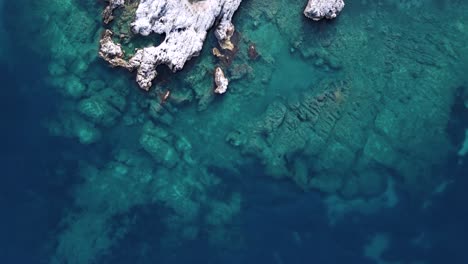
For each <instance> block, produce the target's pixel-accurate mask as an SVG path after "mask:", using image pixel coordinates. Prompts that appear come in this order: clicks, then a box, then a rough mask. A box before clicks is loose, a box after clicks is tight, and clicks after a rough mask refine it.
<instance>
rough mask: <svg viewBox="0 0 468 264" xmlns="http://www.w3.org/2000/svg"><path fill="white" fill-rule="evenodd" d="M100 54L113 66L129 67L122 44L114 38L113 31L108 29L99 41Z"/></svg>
mask: <svg viewBox="0 0 468 264" xmlns="http://www.w3.org/2000/svg"><path fill="white" fill-rule="evenodd" d="M99 44H100V47H99V56H100V57H101V58H103V59H104V60H105V61H107V62H109V63H110V64H111V65H112V66H120V67H125V68H126V67H128V65H127V64H128V63H127V61H125V60H124V55H125V53H124V51H123V50H122V47H121V46H120V44H117V43H115V42H114V41H113V40H112V31H110V30H108V29H106V31H105V32H104V34H103V35H102V37H101V40H100V41H99Z"/></svg>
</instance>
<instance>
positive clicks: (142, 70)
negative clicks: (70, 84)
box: [101, 0, 242, 90]
mask: <svg viewBox="0 0 468 264" xmlns="http://www.w3.org/2000/svg"><path fill="white" fill-rule="evenodd" d="M241 1H242V0H205V1H194V0H192V1H190V0H165V1H161V0H142V1H141V2H140V4H139V5H138V8H137V11H136V18H135V21H134V22H133V23H132V30H133V32H134V33H136V34H141V35H143V36H147V35H149V34H151V33H157V34H165V39H164V41H163V42H162V43H161V44H160V45H159V46H150V47H146V48H143V49H138V50H137V51H136V53H135V55H134V56H133V57H132V58H130V60H129V61H128V63H126V64H125V63H119V64H118V65H114V64H113V63H112V61H109V60H108V59H106V57H108V56H106V54H105V52H104V51H103V47H104V46H103V45H102V43H101V53H102V55H101V57H103V58H104V59H106V60H107V61H109V62H110V63H111V64H113V65H114V66H123V67H125V68H127V69H129V70H134V69H136V70H137V83H138V85H139V86H140V87H141V88H142V89H144V90H148V89H149V88H150V87H151V85H152V80H153V79H154V78H156V75H157V72H156V67H157V66H158V65H160V64H165V65H167V66H168V67H169V68H170V69H171V70H172V71H174V72H175V71H178V70H181V69H182V68H183V67H184V65H185V63H186V62H187V61H188V60H189V59H191V58H192V57H194V56H198V55H199V53H200V51H201V49H202V47H203V42H204V41H205V38H206V35H207V31H208V30H209V29H210V28H211V27H212V26H213V25H214V23H215V22H216V21H219V24H218V27H217V28H216V30H215V35H216V37H217V38H218V40H219V42H220V44H221V46H222V47H224V48H232V43H230V36H232V33H233V31H234V25H232V23H231V19H232V16H233V14H234V12H235V11H236V10H237V8H238V7H239V5H240V3H241ZM107 42H108V41H106V43H107ZM108 46H109V45H108ZM117 57H119V58H121V57H120V56H117ZM119 62H120V61H119Z"/></svg>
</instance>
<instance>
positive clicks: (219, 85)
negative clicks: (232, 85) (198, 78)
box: [214, 67, 229, 94]
mask: <svg viewBox="0 0 468 264" xmlns="http://www.w3.org/2000/svg"><path fill="white" fill-rule="evenodd" d="M214 82H215V85H216V87H215V90H214V92H215V93H217V94H223V93H225V92H226V91H227V88H228V84H229V80H228V79H227V78H226V77H225V76H224V72H223V70H222V69H221V68H220V67H216V69H215V72H214Z"/></svg>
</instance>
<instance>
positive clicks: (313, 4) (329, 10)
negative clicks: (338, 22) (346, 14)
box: [304, 0, 345, 21]
mask: <svg viewBox="0 0 468 264" xmlns="http://www.w3.org/2000/svg"><path fill="white" fill-rule="evenodd" d="M344 5H345V3H344V1H343V0H309V2H308V3H307V6H306V8H305V9H304V15H305V16H306V17H308V18H310V19H312V20H315V21H318V20H320V19H322V18H326V19H332V18H335V17H336V16H337V15H338V14H339V13H340V12H341V10H342V9H343V7H344Z"/></svg>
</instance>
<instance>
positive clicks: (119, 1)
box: [102, 0, 125, 24]
mask: <svg viewBox="0 0 468 264" xmlns="http://www.w3.org/2000/svg"><path fill="white" fill-rule="evenodd" d="M108 1H109V4H108V5H107V6H106V8H105V9H104V11H102V18H103V21H104V23H105V24H109V22H111V21H112V20H113V19H114V16H113V15H112V13H113V11H114V9H116V8H119V7H122V6H123V5H124V4H125V0H108Z"/></svg>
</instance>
